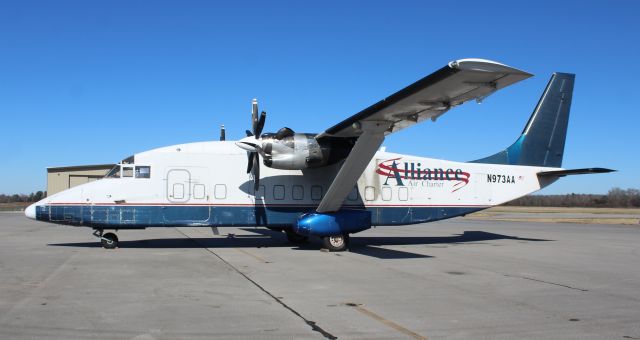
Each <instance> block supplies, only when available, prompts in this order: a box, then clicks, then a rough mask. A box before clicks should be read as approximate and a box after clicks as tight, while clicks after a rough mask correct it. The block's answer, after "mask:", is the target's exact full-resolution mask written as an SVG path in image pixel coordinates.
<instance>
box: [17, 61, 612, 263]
mask: <svg viewBox="0 0 640 340" xmlns="http://www.w3.org/2000/svg"><path fill="white" fill-rule="evenodd" d="M531 76H532V75H531V74H529V73H527V72H524V71H521V70H518V69H515V68H513V67H510V66H507V65H504V64H501V63H498V62H495V61H490V60H484V59H461V60H456V61H452V62H450V63H448V64H446V65H445V66H444V67H442V68H440V69H439V70H437V71H435V72H434V73H432V74H430V75H428V76H426V77H424V78H422V79H420V80H418V81H416V82H415V83H413V84H411V85H409V86H407V87H406V88H404V89H402V90H400V91H398V92H396V93H394V94H392V95H390V96H389V97H387V98H384V99H383V100H381V101H379V102H377V103H375V104H373V105H371V106H370V107H368V108H366V109H364V110H362V111H360V112H358V113H356V114H355V115H353V116H351V117H348V118H347V119H345V120H343V121H341V122H339V123H337V124H336V125H334V126H332V127H329V128H327V129H326V130H324V131H323V132H320V133H296V132H294V131H293V130H291V129H290V128H287V127H284V128H282V129H280V130H278V131H277V132H276V133H264V134H263V133H262V129H263V127H264V124H265V119H266V113H265V112H264V111H263V112H262V113H261V114H260V115H258V104H257V101H256V100H255V99H254V101H253V103H252V118H251V119H252V129H251V131H249V130H247V131H246V135H247V136H246V137H245V138H242V139H240V140H239V141H235V142H234V141H226V140H224V139H225V138H224V128H223V130H222V135H221V138H220V139H221V141H206V142H196V143H187V144H178V145H172V146H167V147H161V148H157V149H153V150H150V151H145V152H140V153H137V154H135V155H133V156H130V157H127V158H125V159H123V160H122V161H121V162H119V163H118V164H117V165H116V166H115V167H114V168H113V169H112V170H111V171H109V172H108V174H107V175H106V176H105V177H104V178H103V179H101V180H98V181H95V182H90V183H86V184H83V185H80V186H77V187H73V188H70V189H68V190H65V191H62V192H60V193H57V194H55V195H52V196H50V197H46V198H44V199H42V200H41V201H39V202H36V203H34V204H32V205H31V206H29V207H28V208H27V209H25V215H26V217H28V218H31V219H36V220H38V221H45V222H51V223H57V224H64V225H73V226H83V227H89V228H92V229H93V230H94V232H93V235H94V236H96V237H98V238H99V239H100V240H101V244H102V246H103V247H104V248H107V249H113V248H116V247H117V246H118V237H117V235H116V234H115V233H113V232H108V233H104V231H105V230H114V231H118V230H121V229H122V230H124V229H144V228H151V227H184V226H189V227H211V228H212V229H213V231H214V233H216V232H217V228H218V227H225V226H257V227H266V228H269V229H271V230H276V231H279V232H284V233H286V235H287V238H288V240H289V241H290V242H292V243H294V244H299V243H303V242H307V241H308V239H309V237H319V238H321V239H322V244H323V247H324V248H326V249H328V250H329V251H343V250H345V249H347V248H348V244H349V235H350V234H354V233H358V232H361V231H364V230H367V229H369V228H371V227H372V226H383V225H384V226H394V225H408V224H418V223H425V222H433V221H438V220H442V219H448V218H452V217H456V216H463V215H466V214H469V213H472V212H476V211H479V210H483V209H487V208H489V207H492V206H496V205H500V204H503V203H505V202H508V201H511V200H513V199H516V198H519V197H522V196H524V195H527V194H530V193H532V192H535V191H537V190H540V189H542V188H544V187H546V186H548V185H550V184H551V183H553V182H555V181H556V180H557V179H559V178H560V177H563V176H568V175H576V174H589V173H606V172H611V171H613V170H610V169H605V168H584V169H571V170H567V169H564V168H562V167H561V165H562V158H563V155H564V145H565V139H566V133H567V125H568V121H569V111H570V107H571V100H572V94H573V85H574V79H575V75H574V74H569V73H559V72H558V73H554V74H553V75H552V76H551V79H550V81H549V83H548V85H547V87H546V89H545V90H544V92H543V93H542V96H541V98H540V100H539V102H538V104H537V106H536V107H535V109H534V110H533V113H532V114H531V117H530V118H529V121H528V122H527V124H526V126H525V128H524V130H523V131H522V133H521V135H520V136H519V137H518V138H517V140H516V141H515V142H514V143H513V144H512V145H510V146H509V147H507V148H506V149H504V150H502V151H499V152H497V153H495V154H493V155H491V156H488V157H485V158H482V159H478V160H474V161H470V162H453V161H446V160H439V159H431V158H425V157H421V156H413V155H404V154H398V153H391V152H386V151H385V150H384V149H383V148H381V145H382V143H383V141H384V140H385V138H386V137H387V136H388V135H390V134H392V133H394V132H397V131H400V130H402V129H405V128H407V127H410V126H413V125H416V124H419V123H422V122H424V121H428V120H430V121H433V122H435V121H436V120H437V119H438V118H439V117H440V116H442V115H443V114H444V113H446V112H448V111H449V110H450V109H452V108H454V107H456V106H459V105H462V104H463V103H465V102H468V101H472V100H475V101H477V102H481V101H482V100H483V99H485V98H486V97H487V96H490V95H491V94H493V93H495V92H496V91H498V90H500V89H502V88H504V87H507V86H509V85H512V84H514V83H517V82H519V81H522V80H524V79H527V78H529V77H531ZM261 163H262V164H261ZM262 166H264V167H262ZM245 168H246V171H244V169H245Z"/></svg>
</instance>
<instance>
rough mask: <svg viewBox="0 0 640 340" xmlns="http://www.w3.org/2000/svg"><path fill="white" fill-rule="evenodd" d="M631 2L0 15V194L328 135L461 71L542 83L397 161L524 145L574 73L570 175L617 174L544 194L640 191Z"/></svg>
mask: <svg viewBox="0 0 640 340" xmlns="http://www.w3.org/2000/svg"><path fill="white" fill-rule="evenodd" d="M638 15H640V2H637V1H606V2H605V1H601V2H590V1H575V2H570V1H566V2H564V1H530V2H514V1H488V2H487V1H484V2H478V1H455V2H441V3H440V4H438V3H435V2H428V1H415V2H413V1H384V2H383V1H380V2H378V1H335V2H333V1H318V2H311V1H298V2H293V1H292V2H281V1H256V2H240V1H234V2H228V3H217V2H214V1H0V117H2V120H1V122H2V123H1V124H0V133H1V135H2V143H1V144H0V158H1V159H2V165H3V166H2V167H0V193H6V194H9V193H11V194H12V193H27V192H32V191H36V190H43V189H44V188H45V187H46V167H48V166H66V165H78V164H101V163H112V162H117V161H118V160H120V159H122V158H124V157H126V156H128V155H131V154H133V153H136V152H140V151H144V150H147V149H151V148H155V147H159V146H164V145H171V144H177V143H185V142H191V141H202V140H215V139H217V138H218V129H219V125H220V124H225V125H226V127H227V138H228V139H237V138H240V137H242V136H243V135H244V132H243V131H244V130H245V129H247V128H248V127H249V126H250V104H251V99H252V98H254V97H255V98H258V99H259V101H260V105H261V109H264V110H266V111H267V113H268V119H267V124H266V127H265V131H275V130H277V129H279V128H280V127H282V126H285V125H286V126H289V127H291V128H293V129H294V130H295V131H298V132H320V131H322V130H324V129H325V128H327V127H330V126H332V125H333V124H335V123H336V122H339V121H341V120H342V119H344V118H346V117H348V116H350V115H352V114H354V113H357V112H358V111H360V110H361V109H363V108H365V107H367V106H369V105H371V104H373V103H375V102H376V101H378V100H380V99H382V98H384V97H385V96H387V95H389V94H391V93H393V92H395V91H397V90H399V89H401V88H402V87H404V86H406V85H408V84H410V83H412V82H414V81H415V80H417V79H419V78H421V77H423V76H425V75H427V74H429V73H431V72H433V71H435V70H436V69H438V68H440V67H442V66H444V65H445V64H446V63H447V62H449V61H451V60H454V59H461V58H485V59H492V60H496V61H499V62H502V63H505V64H508V65H511V66H513V67H516V68H520V69H523V70H525V71H528V72H530V73H533V74H534V75H535V77H534V78H531V79H528V80H525V81H523V82H521V83H519V84H516V85H514V86H512V87H509V88H507V89H505V90H502V91H500V92H499V93H496V94H495V95H493V96H491V97H489V98H488V99H487V100H486V101H485V102H484V103H482V104H480V105H478V104H475V103H467V104H465V105H463V106H461V107H458V108H456V109H454V110H451V111H449V112H448V113H447V114H446V115H444V116H443V117H441V119H439V120H438V122H437V123H435V124H433V123H426V124H421V125H418V126H414V127H412V128H410V129H406V130H404V131H401V132H399V133H397V134H394V135H392V136H390V137H389V138H387V140H386V141H385V144H384V145H385V146H386V147H387V150H388V151H392V152H399V153H407V154H414V155H421V156H427V157H434V158H444V159H452V160H458V161H467V160H472V159H477V158H481V157H484V156H486V155H489V154H492V153H494V152H496V151H498V150H501V149H503V148H504V147H506V146H507V145H509V144H510V143H511V142H513V141H514V140H515V139H516V138H517V136H518V134H519V133H520V132H521V130H522V128H523V126H524V124H525V123H526V121H527V119H528V117H529V115H530V113H531V111H532V109H533V107H534V106H535V104H536V102H537V100H538V98H539V96H540V94H541V91H542V90H543V88H544V86H545V85H546V83H547V81H548V78H549V77H550V75H551V73H552V72H554V71H562V72H571V73H576V74H577V78H576V86H575V92H574V97H573V106H572V111H571V119H570V123H569V124H570V125H569V132H568V137H567V143H566V148H565V157H564V163H563V166H564V167H566V168H577V167H590V166H603V167H610V168H614V169H618V170H619V172H617V173H614V174H606V175H592V176H574V177H572V178H567V179H563V180H561V181H559V182H557V183H556V184H554V185H553V186H551V187H549V188H548V189H545V190H544V191H543V193H547V194H556V193H571V192H576V193H605V192H607V190H608V189H610V188H611V187H616V186H617V187H622V188H629V187H633V188H639V187H640V160H639V155H640V153H639V152H638V146H640V143H639V141H638V135H639V134H640V131H639V128H640V118H639V115H638V106H639V105H640V104H639V103H638V102H637V101H635V100H634V99H635V97H636V96H638V93H637V92H636V91H637V90H638V89H639V88H640V85H639V84H640V83H639V80H640V71H639V69H638V63H637V60H638V56H639V55H640V53H639V52H640V51H639V50H640V43H639V41H640V40H639V38H638V37H639V36H640V24H639V20H638Z"/></svg>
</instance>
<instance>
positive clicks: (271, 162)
mask: <svg viewBox="0 0 640 340" xmlns="http://www.w3.org/2000/svg"><path fill="white" fill-rule="evenodd" d="M315 136H316V135H315V134H312V133H295V132H293V130H291V129H289V128H286V127H284V128H282V129H280V130H279V131H278V132H277V133H265V134H263V135H262V136H260V138H254V137H253V136H248V137H246V138H243V139H241V140H240V141H238V143H237V145H238V146H239V147H241V148H243V149H245V150H247V151H249V152H257V153H258V154H259V155H260V156H262V163H263V164H264V165H266V166H268V167H270V168H274V169H282V170H302V169H309V168H319V167H322V166H326V165H331V164H334V163H336V162H338V161H340V160H342V159H344V158H345V157H347V155H349V151H351V148H352V147H353V142H352V141H351V140H349V139H344V138H340V139H338V138H336V139H327V140H320V141H318V140H317V139H316V138H315Z"/></svg>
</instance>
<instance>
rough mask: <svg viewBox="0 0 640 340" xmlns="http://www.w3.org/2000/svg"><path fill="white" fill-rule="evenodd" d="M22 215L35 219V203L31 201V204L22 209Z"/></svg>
mask: <svg viewBox="0 0 640 340" xmlns="http://www.w3.org/2000/svg"><path fill="white" fill-rule="evenodd" d="M24 216H27V217H28V218H30V219H32V220H35V219H36V204H35V203H33V204H32V205H30V206H28V207H27V209H24Z"/></svg>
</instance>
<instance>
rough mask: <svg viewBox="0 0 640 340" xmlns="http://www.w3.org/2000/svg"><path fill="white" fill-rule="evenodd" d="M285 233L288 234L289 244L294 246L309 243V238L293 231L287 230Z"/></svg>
mask: <svg viewBox="0 0 640 340" xmlns="http://www.w3.org/2000/svg"><path fill="white" fill-rule="evenodd" d="M285 233H286V234H287V240H289V242H291V243H293V244H302V243H307V241H309V237H307V236H304V235H300V234H296V233H294V232H293V231H290V230H285Z"/></svg>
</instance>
